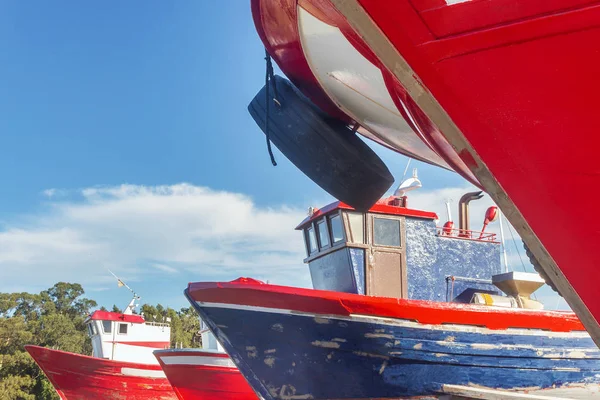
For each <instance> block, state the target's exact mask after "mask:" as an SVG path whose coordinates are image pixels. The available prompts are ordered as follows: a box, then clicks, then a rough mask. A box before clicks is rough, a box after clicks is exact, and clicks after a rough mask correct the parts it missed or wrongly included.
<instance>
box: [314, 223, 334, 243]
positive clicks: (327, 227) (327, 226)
mask: <svg viewBox="0 0 600 400" xmlns="http://www.w3.org/2000/svg"><path fill="white" fill-rule="evenodd" d="M313 224H314V226H315V232H316V234H317V242H318V246H319V251H323V250H327V249H329V248H331V232H330V230H329V223H328V221H327V217H321V218H319V219H317V220H315V221H314V222H313ZM321 226H324V227H325V231H326V232H325V237H326V238H327V242H328V243H327V244H326V245H323V243H321Z"/></svg>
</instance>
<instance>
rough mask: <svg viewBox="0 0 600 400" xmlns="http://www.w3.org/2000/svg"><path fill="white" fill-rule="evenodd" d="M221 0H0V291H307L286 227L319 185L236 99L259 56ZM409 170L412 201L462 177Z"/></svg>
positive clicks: (240, 17)
mask: <svg viewBox="0 0 600 400" xmlns="http://www.w3.org/2000/svg"><path fill="white" fill-rule="evenodd" d="M223 4H225V3H222V2H214V1H189V0H188V1H177V2H165V1H146V2H143V3H141V2H123V3H118V4H117V3H106V2H95V3H94V2H76V1H54V2H36V3H35V5H33V3H27V2H22V1H12V0H5V1H3V2H0V76H2V82H3V84H2V90H0V109H2V110H3V112H2V118H0V135H1V138H2V140H1V143H2V145H1V146H0V182H2V185H1V186H0V187H1V188H2V189H1V191H0V196H1V199H2V201H1V203H0V204H1V206H0V281H1V283H0V290H2V291H13V290H14V291H20V290H31V291H38V290H42V289H44V288H47V287H49V286H51V285H52V284H53V283H54V282H56V281H58V280H69V281H76V282H81V283H82V284H84V287H85V288H86V290H87V291H88V295H89V296H90V297H92V298H95V299H96V300H98V301H99V302H100V303H101V304H105V305H112V304H113V303H117V304H119V305H125V304H126V303H127V302H128V298H129V294H128V293H127V292H126V291H125V290H124V289H122V288H121V289H118V288H117V286H116V283H114V282H113V280H112V278H111V276H110V275H109V274H108V272H106V269H107V268H110V269H112V270H113V271H114V272H115V273H117V274H118V275H121V276H122V277H123V278H124V279H125V280H126V281H128V282H129V283H130V285H131V286H132V287H134V288H135V289H136V290H137V291H138V292H140V294H141V295H142V297H143V301H147V302H151V303H157V302H161V303H163V304H164V305H171V306H174V307H181V306H185V305H186V302H185V300H184V299H183V297H182V295H181V292H182V290H183V288H184V287H185V285H186V284H187V282H189V281H196V280H208V279H233V278H236V277H238V276H240V275H253V276H258V277H260V278H263V279H270V280H272V281H274V282H278V283H283V284H294V283H295V284H298V285H304V286H306V285H310V279H309V276H308V270H307V269H306V267H305V266H303V265H302V262H301V258H302V252H301V249H302V244H301V242H300V241H301V239H300V237H299V236H298V235H297V234H296V233H295V232H294V231H293V227H294V226H295V223H296V222H299V221H300V220H301V219H302V218H303V217H304V213H305V209H306V208H307V207H308V206H319V205H323V204H324V203H326V202H328V201H329V200H330V197H329V196H328V195H327V194H326V193H324V192H323V191H322V190H321V189H320V188H318V187H317V186H316V185H314V184H313V183H312V182H310V181H309V180H308V179H307V178H306V177H305V176H304V175H302V173H300V172H299V171H298V170H296V168H295V167H294V166H293V165H291V164H290V163H289V162H288V161H287V160H285V159H284V157H283V156H282V155H281V154H280V153H279V152H277V151H276V153H275V155H276V158H277V160H278V162H279V165H278V166H277V167H275V168H274V167H272V166H271V164H270V162H269V158H268V155H267V151H266V148H265V141H264V136H263V135H262V133H261V131H260V130H259V128H258V127H257V126H256V125H255V124H254V122H253V120H252V119H251V117H250V116H249V114H248V113H247V111H246V106H247V104H248V102H249V101H250V100H251V99H252V97H253V96H254V95H255V94H256V92H257V91H258V90H259V89H260V88H261V87H262V85H263V84H264V82H263V80H264V68H265V67H264V60H263V56H264V50H263V47H262V44H261V42H260V40H259V39H258V36H257V35H256V33H255V30H254V25H253V22H252V18H251V15H250V7H249V4H248V2H247V1H232V2H227V3H226V4H227V5H226V6H224V5H223ZM375 148H376V151H377V152H378V153H379V154H380V155H381V157H382V158H383V159H384V161H385V162H386V163H387V165H388V167H389V168H390V170H391V171H392V173H393V174H394V175H395V176H396V177H397V178H399V177H400V176H401V174H402V172H403V170H404V167H405V165H406V158H404V157H402V156H398V155H396V154H394V153H392V152H390V151H387V150H385V149H382V148H379V147H375ZM413 166H418V167H419V177H420V178H421V179H422V181H423V182H424V185H425V189H424V191H423V195H422V197H421V201H422V204H421V205H422V207H419V208H425V207H426V206H430V207H433V208H435V210H434V211H438V212H441V210H443V207H444V205H443V196H448V197H452V196H457V195H458V194H460V193H462V191H463V190H464V189H466V188H468V184H467V183H466V182H465V181H464V180H463V179H462V178H460V177H459V176H457V175H456V174H454V173H451V172H447V171H442V170H440V169H438V168H434V167H430V166H426V165H423V164H419V163H414V164H413ZM440 196H442V197H440ZM488 203H489V201H488ZM488 203H485V205H487V204H488ZM414 206H415V207H417V206H419V205H417V204H414ZM455 206H456V204H455ZM454 208H456V207H454ZM482 209H485V207H483V205H482ZM513 256H516V253H515V254H513ZM515 260H516V258H515Z"/></svg>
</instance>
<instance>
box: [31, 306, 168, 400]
mask: <svg viewBox="0 0 600 400" xmlns="http://www.w3.org/2000/svg"><path fill="white" fill-rule="evenodd" d="M136 299H137V298H134V299H133V300H132V301H131V303H130V305H129V306H128V307H127V309H126V311H125V313H116V312H108V311H95V312H94V313H93V314H92V315H91V316H90V317H89V318H88V319H87V321H86V325H87V328H88V333H89V335H90V337H91V340H92V348H93V354H92V356H91V357H90V356H86V355H82V354H75V353H69V352H65V351H60V350H54V349H49V348H44V347H39V346H25V348H26V349H27V351H28V352H29V354H30V355H31V357H33V359H34V360H35V362H36V363H37V364H38V365H39V366H40V368H41V369H42V371H44V373H45V374H46V376H47V377H48V380H49V381H50V382H51V383H52V385H53V386H54V388H55V389H56V392H57V393H58V395H59V396H60V398H61V399H64V400H74V399H75V400H79V399H80V400H84V399H86V400H94V399H98V400H100V399H123V400H125V399H127V400H140V399H149V398H151V399H159V400H172V399H177V396H176V395H175V392H174V391H173V388H172V387H171V385H170V384H169V381H168V380H167V378H166V376H165V374H164V372H163V371H162V368H161V367H160V365H159V364H158V362H157V361H156V358H155V357H154V355H153V354H152V352H153V351H154V350H156V349H166V348H168V347H169V345H170V336H171V328H170V327H169V324H167V323H156V322H147V321H145V320H144V318H143V317H142V316H141V315H137V314H133V313H132V310H133V308H134V301H135V300H136Z"/></svg>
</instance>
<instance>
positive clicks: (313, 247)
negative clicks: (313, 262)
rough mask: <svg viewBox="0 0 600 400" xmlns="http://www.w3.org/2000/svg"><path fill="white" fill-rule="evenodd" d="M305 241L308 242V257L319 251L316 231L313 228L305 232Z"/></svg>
mask: <svg viewBox="0 0 600 400" xmlns="http://www.w3.org/2000/svg"><path fill="white" fill-rule="evenodd" d="M305 240H306V249H307V251H308V255H311V254H313V253H315V252H316V251H317V237H316V235H315V230H314V229H313V227H312V226H311V227H310V228H307V229H306V231H305Z"/></svg>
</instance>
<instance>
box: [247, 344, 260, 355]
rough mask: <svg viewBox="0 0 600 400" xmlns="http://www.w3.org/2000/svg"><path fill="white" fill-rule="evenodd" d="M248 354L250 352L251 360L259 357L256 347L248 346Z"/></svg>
mask: <svg viewBox="0 0 600 400" xmlns="http://www.w3.org/2000/svg"><path fill="white" fill-rule="evenodd" d="M246 352H248V357H249V358H256V357H258V351H257V350H256V346H246Z"/></svg>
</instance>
